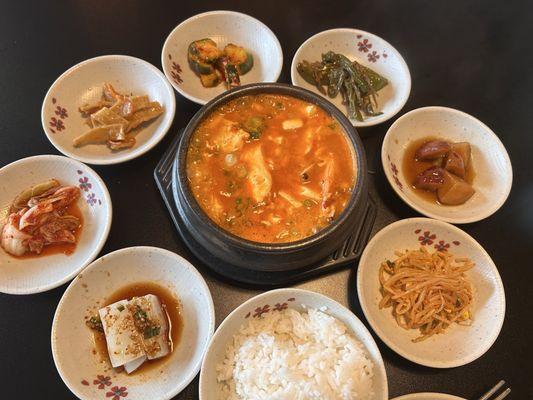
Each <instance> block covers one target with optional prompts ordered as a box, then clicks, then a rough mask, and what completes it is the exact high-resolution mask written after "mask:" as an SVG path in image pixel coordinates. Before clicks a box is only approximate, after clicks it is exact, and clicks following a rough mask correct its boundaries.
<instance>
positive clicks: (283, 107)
mask: <svg viewBox="0 0 533 400" xmlns="http://www.w3.org/2000/svg"><path fill="white" fill-rule="evenodd" d="M274 107H276V108H277V109H278V110H285V104H283V103H282V102H281V101H276V102H275V103H274Z"/></svg>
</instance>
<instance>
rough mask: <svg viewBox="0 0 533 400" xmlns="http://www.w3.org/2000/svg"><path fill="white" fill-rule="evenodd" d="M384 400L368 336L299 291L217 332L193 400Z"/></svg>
mask: <svg viewBox="0 0 533 400" xmlns="http://www.w3.org/2000/svg"><path fill="white" fill-rule="evenodd" d="M222 399H224V400H263V399H265V400H266V399H268V400H385V399H388V387H387V376H386V373H385V367H384V365H383V359H382V358H381V354H380V352H379V349H378V347H377V345H376V343H375V342H374V339H373V338H372V336H371V334H370V332H369V331H368V330H367V329H366V327H365V326H364V325H363V323H362V322H361V321H360V320H359V319H358V318H357V317H356V316H355V315H354V314H353V313H352V312H351V311H350V310H348V309H347V308H346V307H344V306H342V305H341V304H339V303H337V302H336V301H334V300H332V299H330V298H329V297H326V296H324V295H321V294H318V293H315V292H311V291H308V290H301V289H277V290H272V291H269V292H266V293H263V294H260V295H258V296H256V297H253V298H251V299H250V300H248V301H246V302H245V303H243V304H242V305H240V306H239V307H238V308H237V309H235V310H234V311H233V312H232V313H231V314H230V315H228V317H226V319H225V320H224V321H223V322H222V324H221V325H220V326H219V328H218V329H217V331H216V332H215V334H214V336H213V338H212V340H211V343H210V344H209V347H208V349H207V353H206V356H205V358H204V361H203V364H202V369H201V373H200V400H222Z"/></svg>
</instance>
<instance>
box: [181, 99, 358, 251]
mask: <svg viewBox="0 0 533 400" xmlns="http://www.w3.org/2000/svg"><path fill="white" fill-rule="evenodd" d="M355 157H356V155H355V152H354V150H353V147H352V145H351V144H350V142H349V139H348V137H347V135H346V133H345V132H344V130H343V128H342V127H341V126H340V124H339V123H338V122H337V121H336V120H335V119H334V118H333V117H332V116H331V115H329V114H328V113H327V112H326V111H324V110H323V109H321V108H320V107H318V106H316V105H314V104H312V103H309V102H306V101H303V100H299V99H297V98H294V97H290V96H284V95H270V94H269V95H267V94H260V95H249V96H243V97H240V98H237V99H234V100H232V101H230V102H228V103H226V104H224V105H222V106H220V107H219V108H217V109H215V110H214V111H213V112H212V113H211V114H210V115H208V116H207V117H206V118H205V119H204V120H203V121H202V122H201V123H200V125H199V126H198V128H197V129H196V131H195V132H194V133H193V135H192V137H191V141H190V144H189V148H188V152H187V177H188V180H189V185H190V188H191V190H192V193H193V195H194V197H195V198H196V200H197V202H198V204H199V205H200V207H201V208H202V210H203V211H204V212H205V213H206V214H207V215H208V216H209V218H210V219H211V220H213V221H214V222H215V223H216V224H217V225H218V226H220V227H221V228H223V229H225V230H227V231H229V232H231V233H232V234H234V235H236V236H239V237H241V238H244V239H248V240H251V241H255V242H262V243H276V242H291V241H296V240H300V239H303V238H305V237H308V236H310V235H313V234H314V233H316V232H318V231H319V230H320V229H322V228H324V227H326V226H327V225H328V224H330V223H331V222H332V221H334V220H335V219H336V218H337V217H338V216H339V215H340V213H341V212H342V211H343V210H344V208H345V207H346V205H347V203H348V201H349V199H350V197H351V194H352V191H353V189H354V185H355V181H356V176H357V173H356V172H357V171H356V162H355Z"/></svg>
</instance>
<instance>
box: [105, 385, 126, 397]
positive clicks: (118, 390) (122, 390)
mask: <svg viewBox="0 0 533 400" xmlns="http://www.w3.org/2000/svg"><path fill="white" fill-rule="evenodd" d="M127 390H128V388H126V387H125V386H121V387H118V386H113V387H112V388H111V390H110V391H109V392H107V393H106V394H105V397H110V398H111V400H120V398H121V397H128V392H127Z"/></svg>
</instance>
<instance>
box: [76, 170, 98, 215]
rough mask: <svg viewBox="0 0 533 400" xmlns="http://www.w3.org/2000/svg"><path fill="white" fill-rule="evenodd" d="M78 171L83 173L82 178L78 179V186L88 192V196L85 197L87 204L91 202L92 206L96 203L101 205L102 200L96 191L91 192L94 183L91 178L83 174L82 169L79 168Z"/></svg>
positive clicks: (80, 173)
mask: <svg viewBox="0 0 533 400" xmlns="http://www.w3.org/2000/svg"><path fill="white" fill-rule="evenodd" d="M76 172H77V173H78V175H81V177H80V179H79V180H78V182H79V185H78V187H79V188H80V189H81V190H83V191H84V192H86V193H87V196H86V197H85V201H86V202H87V204H89V205H90V206H91V207H92V206H94V205H95V204H98V205H101V204H102V200H100V199H99V198H97V197H96V193H94V192H90V190H91V189H92V187H93V185H92V183H91V182H90V180H89V178H88V177H87V176H84V175H83V171H82V170H79V169H78V170H77V171H76Z"/></svg>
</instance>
